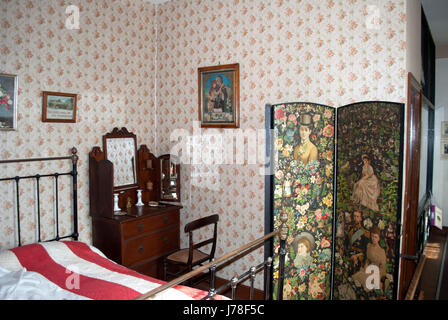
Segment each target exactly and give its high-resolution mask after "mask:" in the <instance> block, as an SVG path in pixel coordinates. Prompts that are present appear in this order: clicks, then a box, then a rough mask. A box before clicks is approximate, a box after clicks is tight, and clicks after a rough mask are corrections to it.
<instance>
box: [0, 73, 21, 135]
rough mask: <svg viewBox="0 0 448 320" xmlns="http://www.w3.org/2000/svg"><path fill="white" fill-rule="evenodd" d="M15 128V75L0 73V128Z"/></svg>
mask: <svg viewBox="0 0 448 320" xmlns="http://www.w3.org/2000/svg"><path fill="white" fill-rule="evenodd" d="M16 128H17V76H16V75H12V74H5V73H0V130H16Z"/></svg>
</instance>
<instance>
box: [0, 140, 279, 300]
mask: <svg viewBox="0 0 448 320" xmlns="http://www.w3.org/2000/svg"><path fill="white" fill-rule="evenodd" d="M78 159H79V158H78V155H77V150H76V148H75V147H73V148H72V149H71V155H70V156H66V157H47V158H30V159H12V160H0V165H3V164H8V163H20V162H37V161H41V162H45V161H54V160H70V161H71V164H72V170H71V171H69V172H64V173H58V172H56V173H52V174H36V175H26V176H15V177H8V178H0V182H2V181H15V193H16V199H15V201H16V218H17V229H16V230H17V238H18V239H17V242H18V246H19V247H20V246H22V241H21V231H20V229H21V228H20V224H21V221H20V192H19V182H20V181H21V180H23V179H35V181H36V191H37V199H36V202H37V204H36V206H37V231H38V236H37V238H38V239H37V242H50V241H59V240H62V239H66V238H72V239H74V240H75V241H77V240H78V237H79V233H78V199H77V197H78V186H77V184H78V182H77V176H78V171H77V163H78ZM61 176H71V177H72V196H73V201H72V206H73V208H72V209H73V232H72V233H71V234H69V235H62V236H61V235H60V234H59V200H58V194H59V189H58V179H59V177H61ZM47 177H48V178H51V177H53V178H54V180H55V219H56V221H55V225H56V231H55V233H56V236H55V237H54V238H52V239H50V240H42V238H41V221H40V218H41V215H40V202H41V200H40V190H39V181H40V179H41V178H47ZM280 221H281V225H280V226H279V227H278V228H277V229H276V230H274V231H273V232H271V233H269V234H267V235H265V236H263V237H260V238H259V239H257V240H254V241H252V242H250V243H248V244H246V245H244V246H242V247H240V248H238V249H236V250H234V251H232V252H230V253H228V254H226V255H224V256H222V257H220V258H218V259H214V260H212V261H211V262H210V263H208V264H206V265H203V266H200V267H199V268H197V269H194V270H193V271H191V272H189V273H187V274H184V275H182V276H180V277H178V278H176V279H174V280H172V281H170V282H167V283H166V284H164V285H161V286H159V287H157V288H156V289H154V290H152V291H150V292H147V293H145V294H142V295H141V296H139V297H137V298H136V300H147V299H152V298H154V296H155V295H156V294H157V293H159V292H161V291H164V290H166V289H168V288H171V287H173V286H175V285H178V284H181V283H183V282H185V281H186V280H188V279H191V278H193V277H195V276H196V275H198V274H200V273H202V272H204V271H209V274H210V282H209V285H210V288H209V291H208V295H207V296H206V297H204V298H203V299H202V300H209V299H214V297H215V296H216V295H217V294H220V293H222V292H223V291H225V290H226V289H228V288H229V287H230V288H231V290H232V299H235V298H236V288H237V285H238V284H240V283H242V282H244V281H246V280H247V279H248V278H249V280H250V299H251V300H252V299H253V298H254V283H255V276H256V274H257V273H258V272H260V271H261V270H264V299H266V300H268V299H270V298H271V297H272V294H271V293H272V287H271V283H273V282H272V269H273V263H272V262H273V259H275V258H276V257H277V256H278V257H279V276H278V292H279V293H282V292H283V282H284V265H285V256H286V238H287V235H288V227H287V225H286V221H287V215H286V214H281V215H280ZM276 236H279V238H280V246H279V250H278V253H277V254H274V255H273V256H272V257H268V258H267V259H265V261H263V262H262V263H260V264H258V265H257V266H253V267H251V268H250V270H248V271H246V272H244V273H243V274H241V275H239V276H236V277H234V278H233V279H232V280H230V281H228V282H227V283H225V284H224V285H222V286H221V287H219V288H215V274H216V270H217V268H218V267H220V266H222V265H224V264H225V263H229V261H231V260H232V259H235V258H236V259H238V258H240V257H242V256H243V255H245V254H247V253H249V252H250V251H252V250H254V249H256V248H258V247H260V246H261V245H262V244H265V243H267V242H270V241H272V240H273V238H274V237H276ZM282 296H283V294H278V299H279V300H282V298H283V297H282Z"/></svg>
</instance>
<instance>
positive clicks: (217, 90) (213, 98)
mask: <svg viewBox="0 0 448 320" xmlns="http://www.w3.org/2000/svg"><path fill="white" fill-rule="evenodd" d="M198 89H199V121H200V122H201V127H202V128H238V127H239V64H227V65H220V66H213V67H203V68H199V69H198Z"/></svg>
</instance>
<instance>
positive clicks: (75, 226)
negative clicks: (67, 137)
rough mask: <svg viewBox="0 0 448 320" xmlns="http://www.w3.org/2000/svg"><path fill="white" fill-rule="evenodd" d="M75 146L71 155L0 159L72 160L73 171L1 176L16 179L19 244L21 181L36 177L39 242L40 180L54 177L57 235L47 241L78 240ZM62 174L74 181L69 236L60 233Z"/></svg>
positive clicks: (18, 236) (39, 232)
mask: <svg viewBox="0 0 448 320" xmlns="http://www.w3.org/2000/svg"><path fill="white" fill-rule="evenodd" d="M77 152H78V151H77V150H76V148H75V147H73V148H72V149H71V155H70V156H66V157H49V158H30V159H12V160H0V165H1V164H8V163H21V162H37V161H41V162H42V161H54V160H71V161H72V171H70V172H65V173H57V172H56V173H53V174H42V175H41V174H36V175H27V176H15V177H8V178H0V182H1V181H15V193H16V219H17V238H18V246H19V247H20V246H21V245H22V241H21V234H20V192H19V182H20V180H23V179H35V181H36V191H37V199H36V202H37V203H36V206H37V230H38V242H42V239H41V224H40V218H41V214H40V188H39V186H40V185H39V182H40V179H41V178H47V177H50V178H51V177H53V178H54V180H55V192H56V194H55V202H56V203H55V207H56V214H55V216H56V223H55V225H56V236H55V238H53V239H51V240H45V241H46V242H47V241H54V240H56V241H58V240H62V239H66V238H73V239H74V240H78V236H79V234H78V200H77V199H78V194H77V192H78V187H77V176H78V171H77V163H78V155H77ZM61 176H71V177H72V181H73V233H72V234H70V235H67V236H60V235H59V199H58V198H59V197H58V195H59V187H58V179H59V177H61Z"/></svg>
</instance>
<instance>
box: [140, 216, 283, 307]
mask: <svg viewBox="0 0 448 320" xmlns="http://www.w3.org/2000/svg"><path fill="white" fill-rule="evenodd" d="M287 219H288V217H287V215H286V214H284V213H283V214H281V215H280V221H281V225H280V226H279V228H278V229H277V230H275V231H273V232H271V233H269V234H267V235H265V236H263V237H260V238H258V239H256V240H254V241H252V242H250V243H248V244H246V245H244V246H242V247H240V248H238V249H235V250H234V251H232V252H229V253H227V254H226V255H224V256H222V257H220V258H218V259H214V260H213V261H211V262H209V263H207V264H205V265H203V266H200V267H199V268H197V269H194V270H192V271H190V272H188V273H186V274H184V275H182V276H180V277H177V278H176V279H173V280H171V281H169V282H167V283H165V284H163V285H161V286H159V287H157V288H155V289H153V290H151V291H149V292H147V293H144V294H142V295H141V296H139V297H137V298H136V299H135V300H150V299H153V298H154V297H155V296H156V295H157V294H158V293H160V292H162V291H164V290H166V289H168V288H171V287H174V286H176V285H178V284H181V283H183V282H185V281H187V280H189V279H191V278H193V277H195V276H197V275H199V274H201V273H203V272H204V271H206V270H209V271H210V288H209V292H208V295H207V296H206V297H204V298H203V300H206V299H213V298H214V297H215V296H216V295H217V294H219V293H221V292H222V291H224V290H225V289H226V288H228V287H229V286H231V288H232V299H235V294H236V286H237V285H238V283H241V282H242V281H243V280H244V279H246V278H247V277H248V276H250V282H251V288H250V298H251V299H252V298H253V294H254V280H255V274H256V273H257V272H259V271H260V270H261V269H264V270H265V276H264V298H265V299H266V300H268V299H269V296H270V295H269V292H270V282H271V276H270V273H271V268H272V258H271V257H269V258H268V259H267V260H266V261H264V262H262V263H260V264H259V265H258V266H254V267H251V268H250V270H249V271H246V272H245V273H243V274H242V275H240V276H239V277H234V278H233V279H232V280H231V281H229V282H228V283H226V284H224V285H223V286H221V287H220V288H218V289H216V288H215V272H216V268H217V267H218V266H219V265H222V264H223V263H225V262H228V261H229V260H231V259H233V258H234V257H236V256H240V255H243V253H244V254H247V253H248V252H250V251H251V250H253V249H255V248H257V247H258V246H259V245H261V244H263V243H264V242H265V241H267V240H269V239H271V238H273V237H275V236H277V235H278V236H279V238H280V247H279V252H278V256H279V277H278V292H279V294H278V300H282V299H283V294H282V293H283V282H284V269H285V256H286V238H287V236H288V227H287V225H286V221H287Z"/></svg>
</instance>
